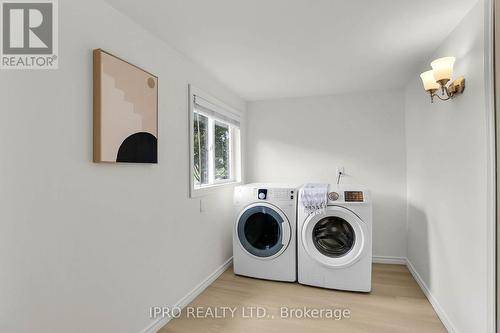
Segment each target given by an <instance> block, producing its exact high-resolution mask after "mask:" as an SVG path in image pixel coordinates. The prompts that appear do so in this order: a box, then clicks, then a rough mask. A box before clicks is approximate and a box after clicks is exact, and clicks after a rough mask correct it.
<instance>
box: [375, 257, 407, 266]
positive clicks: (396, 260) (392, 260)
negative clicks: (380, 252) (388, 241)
mask: <svg viewBox="0 0 500 333" xmlns="http://www.w3.org/2000/svg"><path fill="white" fill-rule="evenodd" d="M372 261H373V262H374V263H375V264H391V265H406V258H403V257H389V256H373V257H372Z"/></svg>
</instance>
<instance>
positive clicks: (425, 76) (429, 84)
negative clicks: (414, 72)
mask: <svg viewBox="0 0 500 333" xmlns="http://www.w3.org/2000/svg"><path fill="white" fill-rule="evenodd" d="M420 78H421V79H422V83H423V84H424V89H425V90H426V91H429V90H437V89H439V83H437V82H436V79H435V78H434V73H433V71H432V70H430V71H427V72H423V73H422V74H420Z"/></svg>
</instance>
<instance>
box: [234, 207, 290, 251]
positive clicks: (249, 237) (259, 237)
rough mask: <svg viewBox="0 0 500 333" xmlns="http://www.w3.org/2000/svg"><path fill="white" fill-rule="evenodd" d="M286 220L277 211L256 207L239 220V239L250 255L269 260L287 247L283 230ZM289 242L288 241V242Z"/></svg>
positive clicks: (249, 209) (244, 213)
mask: <svg viewBox="0 0 500 333" xmlns="http://www.w3.org/2000/svg"><path fill="white" fill-rule="evenodd" d="M284 224H285V218H284V216H282V215H281V214H280V213H278V212H277V211H276V210H275V209H273V208H271V207H269V206H267V205H266V206H264V205H254V206H250V207H248V208H247V209H245V210H244V211H243V213H242V214H241V215H240V217H239V219H238V227H237V230H236V231H237V233H238V239H239V240H240V244H241V246H242V247H243V248H244V249H245V250H246V251H247V252H248V253H250V254H252V255H254V256H256V257H260V258H269V257H273V256H275V255H277V254H279V253H280V251H282V250H283V249H284V247H285V244H284V243H285V242H284V240H286V234H289V232H288V231H287V232H285V231H284V230H283V225H284ZM286 241H288V240H286Z"/></svg>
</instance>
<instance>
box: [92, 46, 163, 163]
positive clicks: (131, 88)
mask: <svg viewBox="0 0 500 333" xmlns="http://www.w3.org/2000/svg"><path fill="white" fill-rule="evenodd" d="M93 53H94V162H109V163H120V162H122V163H158V78H157V77H156V76H155V75H153V74H151V73H148V72H146V71H145V70H143V69H141V68H139V67H137V66H134V65H132V64H130V63H128V62H127V61H124V60H122V59H120V58H118V57H116V56H114V55H112V54H110V53H108V52H106V51H103V50H101V49H96V50H94V51H93Z"/></svg>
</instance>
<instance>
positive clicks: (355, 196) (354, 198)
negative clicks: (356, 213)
mask: <svg viewBox="0 0 500 333" xmlns="http://www.w3.org/2000/svg"><path fill="white" fill-rule="evenodd" d="M344 197H345V201H347V202H363V191H345V192H344Z"/></svg>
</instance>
